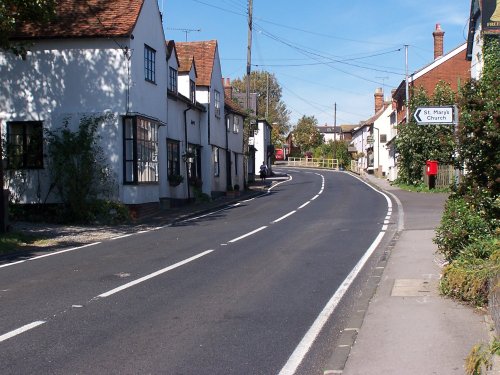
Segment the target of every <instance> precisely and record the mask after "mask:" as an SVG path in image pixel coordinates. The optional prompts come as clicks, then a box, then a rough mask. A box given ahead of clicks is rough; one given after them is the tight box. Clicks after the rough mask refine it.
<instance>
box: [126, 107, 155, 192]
mask: <svg viewBox="0 0 500 375" xmlns="http://www.w3.org/2000/svg"><path fill="white" fill-rule="evenodd" d="M143 124H147V125H148V126H149V127H150V129H146V127H145V126H143ZM159 126H160V124H159V123H158V122H157V121H155V120H152V119H148V118H146V117H142V116H123V184H124V185H142V184H158V183H159V175H158V167H159V163H158V133H159ZM129 127H130V129H129ZM141 128H142V129H141ZM140 130H143V131H142V134H141V132H140ZM148 138H149V139H148ZM141 167H142V168H141ZM143 171H147V172H146V173H144V172H143ZM141 172H142V173H141ZM153 172H154V173H153ZM144 175H145V176H146V178H144Z"/></svg>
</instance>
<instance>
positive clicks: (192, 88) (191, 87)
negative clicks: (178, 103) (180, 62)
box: [189, 79, 196, 104]
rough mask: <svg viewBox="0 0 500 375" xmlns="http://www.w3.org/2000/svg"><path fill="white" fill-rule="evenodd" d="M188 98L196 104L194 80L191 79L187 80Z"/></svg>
mask: <svg viewBox="0 0 500 375" xmlns="http://www.w3.org/2000/svg"><path fill="white" fill-rule="evenodd" d="M189 99H190V100H191V103H193V104H196V82H195V81H193V80H192V79H190V80H189Z"/></svg>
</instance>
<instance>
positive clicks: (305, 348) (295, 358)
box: [278, 176, 399, 375]
mask: <svg viewBox="0 0 500 375" xmlns="http://www.w3.org/2000/svg"><path fill="white" fill-rule="evenodd" d="M353 177H354V176H353ZM355 178H357V179H358V180H359V181H361V182H363V183H364V184H366V185H367V186H369V187H370V188H372V189H373V190H374V191H376V192H377V193H379V194H381V195H382V196H383V197H384V198H385V199H386V202H387V207H388V209H392V201H391V199H390V198H389V197H388V196H387V194H385V193H383V192H381V191H379V190H377V189H375V188H374V187H373V186H371V185H370V184H368V183H366V182H365V181H363V180H362V179H360V178H359V177H355ZM398 206H399V205H398ZM384 235H385V232H382V231H381V232H380V233H379V234H378V236H377V237H376V238H375V240H374V241H373V242H372V244H371V245H370V247H369V248H368V250H366V252H365V254H364V255H363V257H362V258H361V259H360V260H359V261H358V263H357V264H356V266H354V268H353V269H352V270H351V272H350V273H349V275H347V277H346V278H345V280H344V281H343V282H342V284H341V285H340V286H339V288H338V289H337V291H336V292H335V294H334V295H333V296H332V298H331V299H330V300H329V301H328V303H327V304H326V306H325V307H324V308H323V310H322V311H321V313H320V314H319V315H318V317H317V318H316V320H315V321H314V323H313V324H312V326H311V328H309V330H308V331H307V333H306V334H305V336H304V337H303V338H302V340H301V341H300V343H299V345H297V347H296V348H295V350H294V351H293V353H292V355H291V356H290V358H288V361H287V362H286V364H285V366H283V368H282V369H281V371H280V372H279V374H278V375H293V374H295V372H296V371H297V369H298V367H299V366H300V364H301V363H302V361H303V360H304V358H305V356H306V355H307V353H308V352H309V349H310V348H311V346H312V344H313V343H314V341H315V340H316V338H317V337H318V335H319V333H320V332H321V330H322V329H323V327H324V325H325V324H326V322H327V321H328V319H329V318H330V316H331V315H332V314H333V312H334V311H335V308H336V307H337V305H338V304H339V303H340V301H341V299H342V297H343V296H344V294H345V293H346V292H347V290H348V289H349V287H350V286H351V284H352V283H353V281H354V280H355V279H356V277H357V276H358V274H359V272H360V271H361V269H362V268H363V267H364V265H365V264H366V262H367V261H368V259H370V257H371V256H372V254H373V252H374V251H375V249H376V248H377V246H378V245H379V244H380V241H382V238H383V237H384Z"/></svg>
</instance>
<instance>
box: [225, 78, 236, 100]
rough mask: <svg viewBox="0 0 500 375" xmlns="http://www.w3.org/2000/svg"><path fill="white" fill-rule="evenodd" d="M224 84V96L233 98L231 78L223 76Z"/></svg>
mask: <svg viewBox="0 0 500 375" xmlns="http://www.w3.org/2000/svg"><path fill="white" fill-rule="evenodd" d="M222 85H223V86H224V96H225V97H226V98H229V99H232V98H233V87H232V86H231V80H230V79H229V78H226V79H225V80H224V78H222Z"/></svg>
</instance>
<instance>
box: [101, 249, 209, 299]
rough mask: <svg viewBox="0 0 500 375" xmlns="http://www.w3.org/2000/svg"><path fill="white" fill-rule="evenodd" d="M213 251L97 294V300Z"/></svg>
mask: <svg viewBox="0 0 500 375" xmlns="http://www.w3.org/2000/svg"><path fill="white" fill-rule="evenodd" d="M213 251H214V250H207V251H204V252H202V253H199V254H197V255H194V256H192V257H190V258H187V259H184V260H182V261H180V262H177V263H175V264H172V265H171V266H168V267H165V268H163V269H161V270H158V271H156V272H153V273H150V274H149V275H146V276H143V277H141V278H139V279H136V280H134V281H131V282H129V283H126V284H123V285H122V286H119V287H118V288H115V289H111V290H110V291H107V292H105V293H102V294H99V295H98V296H97V298H106V297H109V296H111V295H113V294H115V293H118V292H121V291H122V290H124V289H127V288H130V287H132V286H134V285H137V284H140V283H142V282H144V281H146V280H149V279H152V278H153V277H156V276H159V275H161V274H163V273H165V272H168V271H171V270H173V269H175V268H178V267H180V266H183V265H185V264H187V263H190V262H192V261H194V260H196V259H198V258H201V257H203V256H205V255H207V254H210V253H212V252H213Z"/></svg>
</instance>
